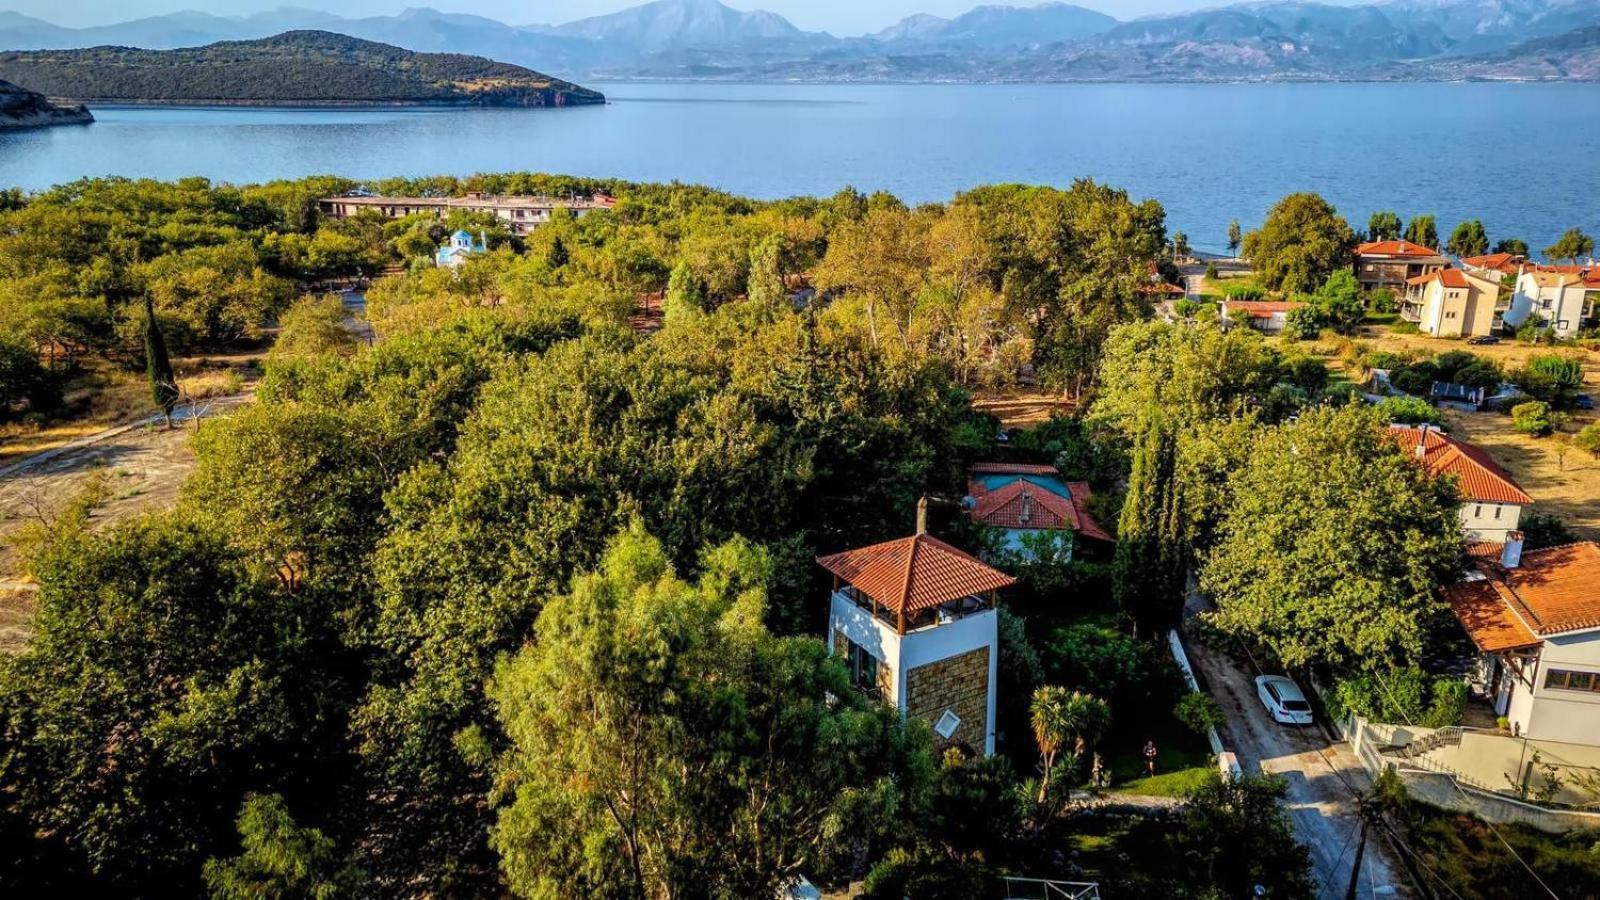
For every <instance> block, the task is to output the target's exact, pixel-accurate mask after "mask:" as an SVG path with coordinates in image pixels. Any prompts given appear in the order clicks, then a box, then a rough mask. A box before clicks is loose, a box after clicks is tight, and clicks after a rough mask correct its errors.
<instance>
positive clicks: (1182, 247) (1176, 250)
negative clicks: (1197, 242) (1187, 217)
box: [1172, 231, 1191, 259]
mask: <svg viewBox="0 0 1600 900" xmlns="http://www.w3.org/2000/svg"><path fill="white" fill-rule="evenodd" d="M1190 249H1191V248H1190V247H1189V236H1188V235H1187V234H1184V233H1183V232H1181V231H1174V232H1173V233H1172V258H1173V259H1187V258H1188V256H1189V252H1190Z"/></svg>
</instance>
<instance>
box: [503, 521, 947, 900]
mask: <svg viewBox="0 0 1600 900" xmlns="http://www.w3.org/2000/svg"><path fill="white" fill-rule="evenodd" d="M703 569H704V571H703V574H702V575H701V577H700V580H699V582H698V583H697V584H690V583H687V582H684V581H682V580H680V579H679V578H678V577H677V576H675V575H674V574H673V572H672V570H671V568H670V567H669V566H668V563H667V559H666V557H665V555H664V554H663V553H662V549H661V546H660V544H659V543H657V542H656V541H654V540H653V539H651V538H649V537H648V536H646V535H644V534H643V533H642V532H640V531H639V530H638V529H637V528H635V529H634V530H632V531H629V532H628V533H626V534H624V535H622V536H620V537H619V538H617V539H616V540H615V541H613V542H612V543H611V545H610V547H609V549H608V550H607V552H606V554H605V556H604V558H603V559H602V561H601V564H600V567H599V569H598V570H597V571H595V572H594V573H592V574H588V575H583V576H581V577H579V578H578V579H576V580H575V581H574V582H573V585H572V589H571V591H570V592H568V593H566V594H563V595H561V596H559V597H556V598H554V599H552V600H551V601H550V603H549V604H548V605H547V606H546V608H545V610H544V612H543V613H542V614H541V615H540V617H539V621H538V627H537V634H538V640H537V642H536V643H533V644H531V645H529V646H527V647H525V648H524V649H523V650H522V651H520V652H519V653H518V654H517V655H516V656H515V657H513V658H511V659H509V660H506V661H505V662H503V663H502V664H501V665H500V666H499V667H498V668H497V670H496V673H495V677H494V680H493V682H492V683H491V685H490V687H489V695H490V697H491V698H492V699H493V701H494V703H495V706H496V709H497V711H498V715H499V718H500V721H501V723H502V725H503V726H504V728H505V731H506V734H507V735H508V737H509V738H510V741H511V745H512V746H511V749H510V750H508V751H507V753H506V754H505V755H504V756H503V757H502V759H501V762H500V768H501V771H502V772H503V773H504V776H503V777H504V778H505V779H506V781H507V796H508V798H509V803H508V804H507V805H506V806H504V807H503V809H502V810H501V812H500V816H499V820H498V823H497V824H496V825H495V827H494V834H493V838H492V841H493V844H494V847H495V849H496V850H497V851H498V852H499V854H500V858H501V869H502V871H503V873H504V875H505V877H506V881H507V883H508V885H509V887H510V889H511V890H512V892H514V893H515V894H517V895H519V896H594V895H606V896H616V897H637V898H641V900H642V898H647V897H656V896H666V895H679V894H686V893H689V894H709V895H713V896H739V897H758V896H769V895H771V894H772V893H773V892H774V891H776V890H777V888H778V886H779V884H780V883H781V882H782V881H783V880H784V879H786V878H789V877H792V876H793V875H795V874H798V873H800V872H807V873H816V872H821V871H827V870H828V867H829V866H831V865H833V864H835V863H836V862H837V861H838V857H839V856H844V855H848V853H849V852H850V843H849V842H839V841H836V840H833V839H832V835H836V834H850V835H852V836H854V837H855V838H857V839H870V838H871V837H872V836H873V835H875V834H880V833H883V832H884V831H885V830H887V829H888V828H890V827H891V826H893V825H894V824H896V823H897V821H898V816H899V815H901V814H903V812H904V810H905V807H904V806H903V805H902V804H903V803H905V802H906V797H907V794H908V792H910V791H912V790H914V789H915V788H916V785H917V783H918V780H919V779H926V778H927V777H928V776H929V774H931V773H930V771H929V766H930V764H931V759H930V756H929V751H928V732H927V731H926V730H923V729H917V728H913V729H910V730H904V729H902V728H901V727H900V725H899V722H898V717H897V715H896V714H895V713H894V712H893V711H892V710H889V709H886V708H882V707H879V706H876V705H874V704H872V703H870V702H869V701H867V700H866V699H865V698H864V697H862V695H861V694H860V693H859V692H857V691H855V690H854V689H852V688H851V687H850V685H849V683H848V678H847V676H846V673H845V671H844V669H843V667H842V666H840V665H839V664H838V663H837V662H836V661H833V660H831V659H829V658H828V657H827V656H826V655H825V651H824V650H823V648H822V646H821V645H820V644H819V643H817V642H815V641H812V640H807V639H803V638H775V637H773V636H771V635H770V634H768V633H767V632H766V631H765V629H764V628H763V626H762V625H761V619H762V605H763V593H764V584H765V582H766V581H767V579H768V578H769V577H770V563H769V561H768V559H767V557H766V556H765V555H764V554H763V553H761V552H759V551H757V550H756V549H755V548H752V547H751V546H750V545H748V544H746V543H744V542H742V541H735V542H733V543H730V544H727V545H724V546H722V547H720V548H717V549H715V550H712V551H709V552H708V554H707V556H706V558H705V560H704V564H703ZM829 695H831V696H832V697H833V698H835V699H834V701H832V702H829V701H828V700H827V699H826V698H827V697H828V696H829Z"/></svg>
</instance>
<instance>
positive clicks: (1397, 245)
mask: <svg viewBox="0 0 1600 900" xmlns="http://www.w3.org/2000/svg"><path fill="white" fill-rule="evenodd" d="M1356 255H1357V256H1392V257H1397V258H1408V259H1409V258H1416V257H1433V256H1438V255H1439V251H1437V250H1433V249H1431V248H1428V247H1424V246H1422V245H1421V244H1413V243H1411V242H1410V241H1400V240H1395V241H1368V242H1367V243H1365V244H1362V245H1361V246H1359V247H1357V248H1356Z"/></svg>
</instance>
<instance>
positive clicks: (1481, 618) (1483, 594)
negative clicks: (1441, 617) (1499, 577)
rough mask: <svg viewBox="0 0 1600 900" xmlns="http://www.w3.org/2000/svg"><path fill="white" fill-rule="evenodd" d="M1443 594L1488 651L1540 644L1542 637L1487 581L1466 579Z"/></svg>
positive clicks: (1471, 633) (1468, 630) (1481, 647)
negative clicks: (1522, 620) (1526, 623)
mask: <svg viewBox="0 0 1600 900" xmlns="http://www.w3.org/2000/svg"><path fill="white" fill-rule="evenodd" d="M1440 593H1442V594H1444V598H1445V600H1446V601H1448V602H1449V604H1450V610H1451V611H1452V612H1454V613H1455V614H1456V618H1457V619H1459V620H1461V627H1462V628H1464V629H1466V632H1467V636H1468V637H1470V638H1472V642H1473V643H1474V644H1477V645H1478V649H1479V650H1482V651H1483V652H1485V653H1498V652H1500V651H1502V650H1516V649H1519V648H1522V647H1537V646H1538V645H1539V639H1538V638H1537V637H1535V636H1534V633H1533V632H1532V631H1529V630H1528V626H1526V625H1524V624H1522V622H1521V620H1519V619H1518V618H1517V617H1516V614H1515V613H1513V612H1512V611H1511V610H1510V609H1509V608H1508V607H1507V606H1506V605H1505V603H1504V602H1502V601H1501V599H1500V595H1499V593H1498V592H1497V591H1496V590H1495V587H1494V585H1493V584H1492V583H1490V582H1489V581H1487V580H1482V581H1463V582H1461V583H1460V584H1452V585H1449V586H1447V587H1445V588H1443V589H1442V590H1441V591H1440Z"/></svg>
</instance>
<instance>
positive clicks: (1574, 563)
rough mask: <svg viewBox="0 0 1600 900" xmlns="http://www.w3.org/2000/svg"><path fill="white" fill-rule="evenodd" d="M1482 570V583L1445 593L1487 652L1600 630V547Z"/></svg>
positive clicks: (1583, 546)
mask: <svg viewBox="0 0 1600 900" xmlns="http://www.w3.org/2000/svg"><path fill="white" fill-rule="evenodd" d="M1478 570H1479V572H1480V574H1481V575H1482V576H1483V577H1482V578H1481V579H1480V580H1475V581H1465V582H1462V583H1460V584H1453V585H1450V586H1448V587H1445V588H1443V589H1442V591H1441V592H1442V593H1443V594H1444V597H1445V599H1446V600H1447V601H1449V603H1450V608H1451V609H1452V610H1454V611H1455V613H1456V617H1457V618H1459V619H1461V624H1462V625H1463V626H1464V627H1465V628H1466V629H1467V633H1468V634H1469V635H1471V637H1472V640H1473V642H1474V643H1476V644H1477V645H1478V646H1479V648H1480V649H1482V650H1484V651H1486V652H1494V651H1495V650H1496V649H1510V648H1512V647H1525V646H1530V645H1532V644H1537V643H1538V642H1539V641H1538V639H1539V638H1548V637H1551V636H1554V635H1559V634H1566V633H1568V632H1572V631H1586V630H1588V629H1591V628H1600V544H1596V543H1595V542H1594V541H1584V542H1582V543H1578V544H1566V545H1563V546H1560V547H1550V548H1548V549H1545V550H1530V551H1528V552H1526V553H1523V554H1522V560H1521V564H1520V565H1519V566H1518V567H1517V568H1515V569H1502V568H1500V567H1499V566H1497V565H1494V564H1491V563H1485V562H1479V563H1478ZM1519 642H1520V643H1519Z"/></svg>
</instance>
